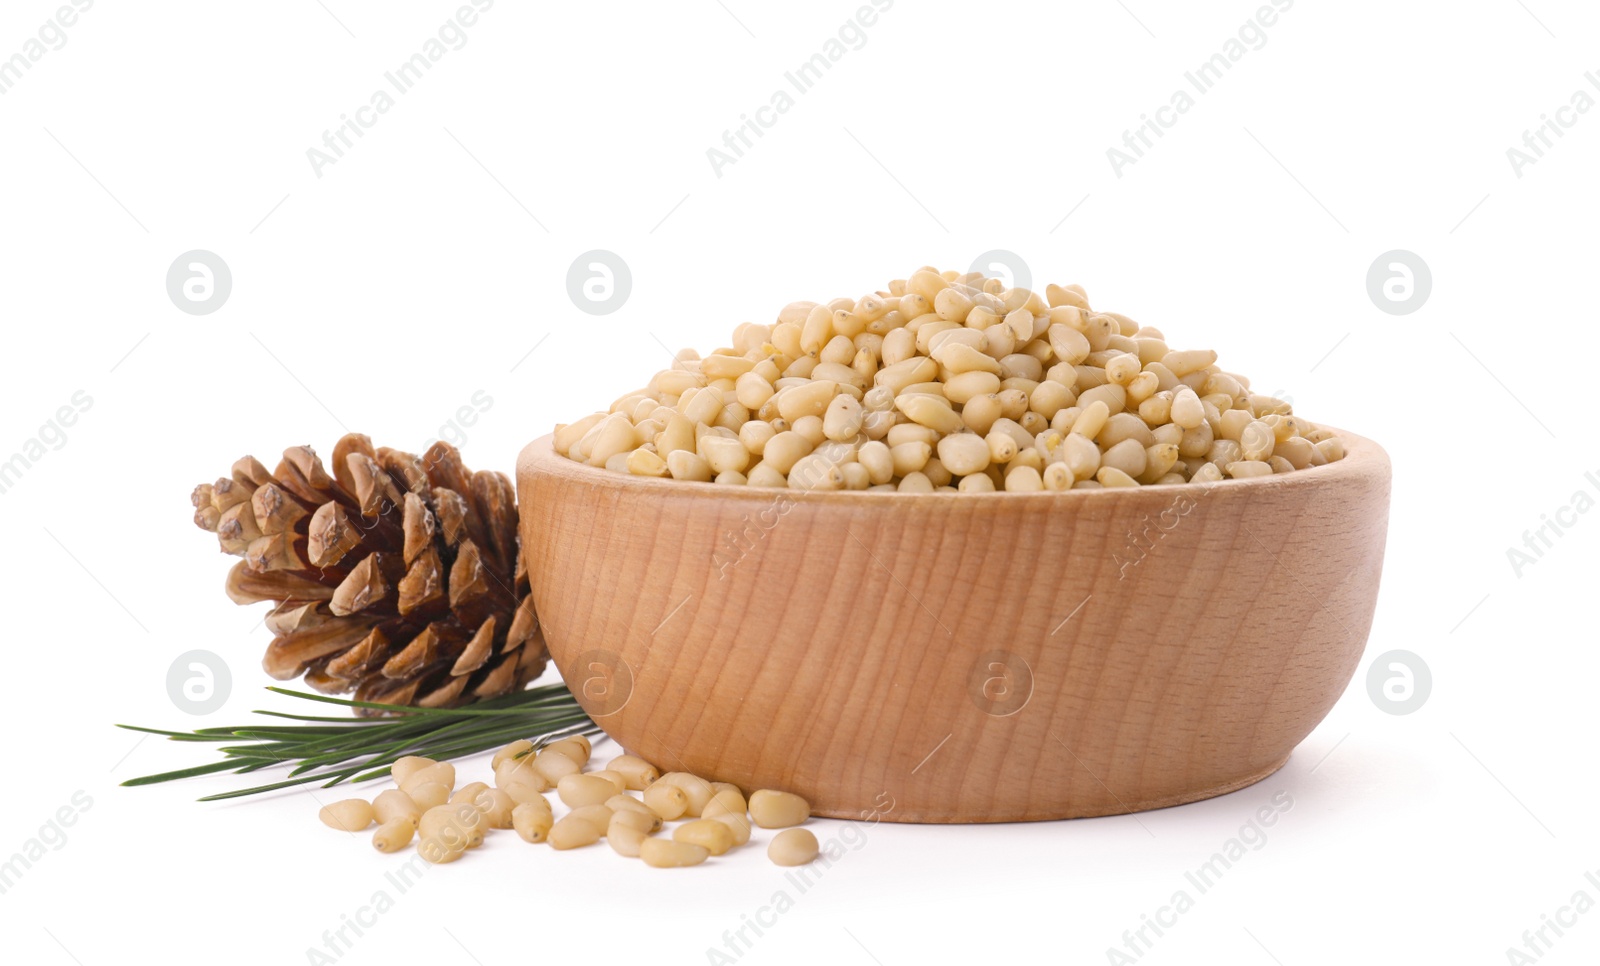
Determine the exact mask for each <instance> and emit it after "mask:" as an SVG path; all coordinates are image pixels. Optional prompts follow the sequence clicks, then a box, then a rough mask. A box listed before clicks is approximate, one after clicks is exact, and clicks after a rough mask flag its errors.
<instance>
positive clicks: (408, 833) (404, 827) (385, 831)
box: [372, 818, 417, 852]
mask: <svg viewBox="0 0 1600 966" xmlns="http://www.w3.org/2000/svg"><path fill="white" fill-rule="evenodd" d="M416 832H417V827H416V826H415V825H413V824H412V823H411V820H410V819H407V818H397V819H394V820H393V821H390V822H384V823H383V824H382V825H379V826H378V830H377V831H376V832H373V833H372V847H373V848H375V849H377V850H378V851H379V852H398V851H400V850H401V849H403V848H405V847H406V846H408V845H410V844H411V837H412V836H413V835H415V834H416Z"/></svg>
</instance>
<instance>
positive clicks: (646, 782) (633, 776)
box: [606, 755, 661, 791]
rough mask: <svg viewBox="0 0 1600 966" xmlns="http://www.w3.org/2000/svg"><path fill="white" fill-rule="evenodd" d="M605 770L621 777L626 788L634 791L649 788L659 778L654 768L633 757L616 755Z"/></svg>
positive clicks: (659, 774)
mask: <svg viewBox="0 0 1600 966" xmlns="http://www.w3.org/2000/svg"><path fill="white" fill-rule="evenodd" d="M606 768H607V769H608V770H610V771H614V772H616V773H617V774H619V775H621V776H622V779H623V781H624V782H626V783H627V787H628V788H631V789H633V790H634V791H643V790H644V789H646V788H649V787H650V784H651V782H654V781H655V780H656V779H658V778H660V777H661V772H659V771H657V770H656V766H654V765H652V764H650V763H649V762H648V761H645V760H644V759H643V758H639V757H637V756H635V755H618V756H617V757H615V758H613V759H611V761H610V762H608V763H607V764H606Z"/></svg>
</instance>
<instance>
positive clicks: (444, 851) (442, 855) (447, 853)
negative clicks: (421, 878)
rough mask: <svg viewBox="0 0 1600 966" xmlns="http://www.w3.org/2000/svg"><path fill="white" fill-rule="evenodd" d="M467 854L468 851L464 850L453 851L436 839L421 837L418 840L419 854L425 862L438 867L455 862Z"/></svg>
mask: <svg viewBox="0 0 1600 966" xmlns="http://www.w3.org/2000/svg"><path fill="white" fill-rule="evenodd" d="M466 853H467V850H466V849H464V848H457V849H453V848H450V847H449V846H447V845H445V844H444V843H442V842H439V841H438V840H436V839H425V838H421V837H419V838H418V839H417V854H418V855H420V856H422V858H423V859H424V860H426V861H428V862H432V863H434V864H436V865H444V864H445V863H448V862H454V861H455V860H457V859H459V858H461V857H462V856H463V855H465V854H466Z"/></svg>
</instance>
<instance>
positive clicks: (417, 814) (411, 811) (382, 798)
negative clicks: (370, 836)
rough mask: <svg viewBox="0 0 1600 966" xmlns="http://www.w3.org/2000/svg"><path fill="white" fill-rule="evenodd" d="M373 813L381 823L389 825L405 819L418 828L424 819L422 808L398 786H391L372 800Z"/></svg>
mask: <svg viewBox="0 0 1600 966" xmlns="http://www.w3.org/2000/svg"><path fill="white" fill-rule="evenodd" d="M372 815H373V818H374V819H375V820H376V821H377V823H378V824H379V825H387V824H388V823H390V822H394V821H405V822H409V823H411V827H412V828H416V826H417V823H418V822H419V821H421V820H422V808H421V806H419V805H418V804H417V803H416V802H415V801H413V800H412V798H411V796H410V795H407V794H406V793H405V792H403V791H401V790H400V789H398V788H391V789H389V790H387V791H383V792H379V793H378V797H377V798H374V799H373V800H372Z"/></svg>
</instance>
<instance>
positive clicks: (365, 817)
mask: <svg viewBox="0 0 1600 966" xmlns="http://www.w3.org/2000/svg"><path fill="white" fill-rule="evenodd" d="M317 817H318V818H320V819H322V824H323V825H326V826H328V827H329V828H334V829H338V830H339V831H341V832H359V831H361V830H362V829H364V828H366V827H367V826H369V825H371V824H372V819H373V811H372V804H371V803H370V802H368V801H367V800H366V799H364V798H347V799H345V800H344V801H342V802H334V803H333V804H332V805H326V806H324V807H323V808H322V811H320V812H318V813H317Z"/></svg>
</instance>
